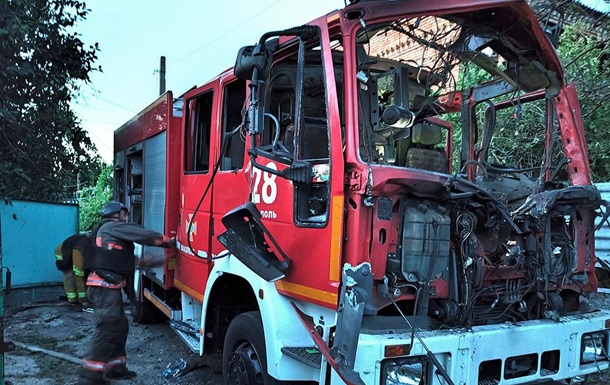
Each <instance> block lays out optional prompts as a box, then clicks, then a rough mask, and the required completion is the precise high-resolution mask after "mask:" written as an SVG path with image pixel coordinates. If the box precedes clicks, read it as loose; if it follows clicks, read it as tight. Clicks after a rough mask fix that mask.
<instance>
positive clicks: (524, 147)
mask: <svg viewBox="0 0 610 385" xmlns="http://www.w3.org/2000/svg"><path fill="white" fill-rule="evenodd" d="M567 11H568V12H574V9H572V8H568V10H567ZM606 19H608V21H606V22H605V24H606V25H605V26H600V30H610V18H608V17H606ZM589 28H590V27H588V26H586V25H584V24H570V25H567V26H566V27H565V30H564V32H563V34H562V35H561V39H560V43H559V48H558V54H559V56H560V58H561V60H562V62H563V64H564V66H565V79H566V81H567V82H569V83H574V84H575V85H576V88H577V90H578V96H579V102H580V106H581V110H582V114H583V120H584V125H585V134H586V137H587V144H588V151H589V161H590V163H591V169H592V173H593V180H594V181H595V182H606V181H610V103H608V102H607V101H608V98H609V97H610V39H608V38H605V39H604V38H602V37H600V35H598V34H596V33H594V31H591V30H590V29H589ZM488 80H491V76H490V75H489V73H487V72H485V71H484V70H483V69H481V68H478V67H476V66H465V67H464V68H463V69H462V71H461V72H460V75H459V85H460V87H461V88H468V87H470V86H473V85H475V84H477V83H481V82H484V81H488ZM515 96H516V95H507V96H504V97H502V98H500V99H506V98H514V97H515ZM517 99H518V97H517ZM484 109H485V106H481V107H480V108H477V114H476V116H477V122H478V126H479V127H482V125H483V119H484V118H483V116H484V113H483V112H484ZM544 116H545V112H544V104H542V103H537V104H536V103H535V104H531V103H529V104H520V105H517V106H515V107H513V108H510V109H506V110H502V111H498V113H497V117H496V131H495V134H494V141H495V142H492V144H493V143H495V146H496V147H499V148H502V149H503V154H501V155H500V157H501V158H503V159H497V160H498V163H504V164H505V165H507V164H514V165H516V166H519V167H520V168H528V167H539V166H540V156H536V155H541V154H542V152H543V151H544V148H545V143H544V135H545V133H544V130H543V128H544ZM450 120H451V121H452V123H453V124H454V126H455V128H456V129H455V132H454V140H455V141H456V148H455V151H456V152H459V151H460V147H461V143H460V137H461V120H460V119H459V117H458V116H457V114H453V116H451V117H450ZM560 147H561V143H560V141H559V137H556V142H555V145H554V150H555V151H554V152H553V157H554V158H559V157H561V156H562V155H561V154H560ZM493 155H494V154H490V156H491V159H490V160H491V161H493V160H494V159H493ZM495 155H498V154H495ZM456 165H457V164H456Z"/></svg>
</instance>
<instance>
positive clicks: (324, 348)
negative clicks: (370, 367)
mask: <svg viewBox="0 0 610 385" xmlns="http://www.w3.org/2000/svg"><path fill="white" fill-rule="evenodd" d="M342 282H343V284H342V285H341V295H340V296H339V298H340V303H339V309H338V311H337V312H338V318H337V329H336V332H335V341H334V346H333V347H332V348H330V349H329V347H328V345H326V343H325V342H324V340H322V338H321V337H320V336H319V335H318V333H317V332H316V329H315V325H314V324H313V322H312V321H307V320H306V319H305V318H308V317H307V315H305V314H303V313H302V312H301V311H300V310H299V309H298V308H297V307H296V306H295V305H294V304H292V306H293V307H294V308H295V310H296V311H297V314H299V317H300V318H301V322H302V323H303V325H304V326H305V327H306V328H307V330H308V331H309V333H310V335H311V336H312V338H313V340H314V342H315V343H316V345H317V346H318V348H319V349H320V351H321V352H322V354H324V356H325V357H326V359H327V360H328V362H329V364H330V365H331V366H332V367H333V369H335V371H336V372H337V374H339V376H340V377H341V379H343V381H345V382H346V383H347V384H354V385H355V384H358V385H364V382H363V381H362V379H361V378H360V375H359V374H358V372H356V371H354V363H355V360H356V351H357V349H358V339H359V336H360V329H361V326H362V317H363V316H364V311H365V307H366V305H367V304H368V303H370V296H371V292H372V289H373V274H372V273H371V266H370V264H368V263H362V264H360V265H358V266H356V267H352V266H351V265H350V264H345V266H344V267H343V275H342Z"/></svg>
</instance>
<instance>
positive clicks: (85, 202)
mask: <svg viewBox="0 0 610 385" xmlns="http://www.w3.org/2000/svg"><path fill="white" fill-rule="evenodd" d="M112 171H113V168H112V166H111V165H106V166H105V167H104V168H103V169H102V172H101V174H100V176H99V177H98V179H97V181H96V183H95V185H94V186H92V187H86V188H83V189H82V190H81V191H80V192H79V193H78V208H79V215H78V216H79V218H78V219H79V224H80V225H79V227H80V230H81V231H87V230H91V228H92V227H93V226H94V225H95V224H96V223H97V222H98V221H99V219H100V211H101V209H102V206H103V205H104V204H105V203H106V202H108V201H109V200H110V199H111V198H112V176H113V175H112Z"/></svg>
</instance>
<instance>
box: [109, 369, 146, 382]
mask: <svg viewBox="0 0 610 385" xmlns="http://www.w3.org/2000/svg"><path fill="white" fill-rule="evenodd" d="M137 376H138V374H137V373H136V372H134V371H133V370H129V369H127V368H126V367H124V366H123V367H122V368H113V369H112V370H109V371H107V372H106V373H104V378H105V379H107V380H131V379H134V378H136V377H137Z"/></svg>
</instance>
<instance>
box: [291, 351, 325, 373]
mask: <svg viewBox="0 0 610 385" xmlns="http://www.w3.org/2000/svg"><path fill="white" fill-rule="evenodd" d="M282 353H284V354H285V355H287V356H289V357H292V358H294V359H295V360H297V361H299V362H301V363H303V364H305V365H307V366H311V367H312V368H314V369H320V367H321V366H322V365H321V361H322V353H320V351H319V350H318V348H316V347H314V346H312V347H303V348H291V347H286V346H284V347H282Z"/></svg>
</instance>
